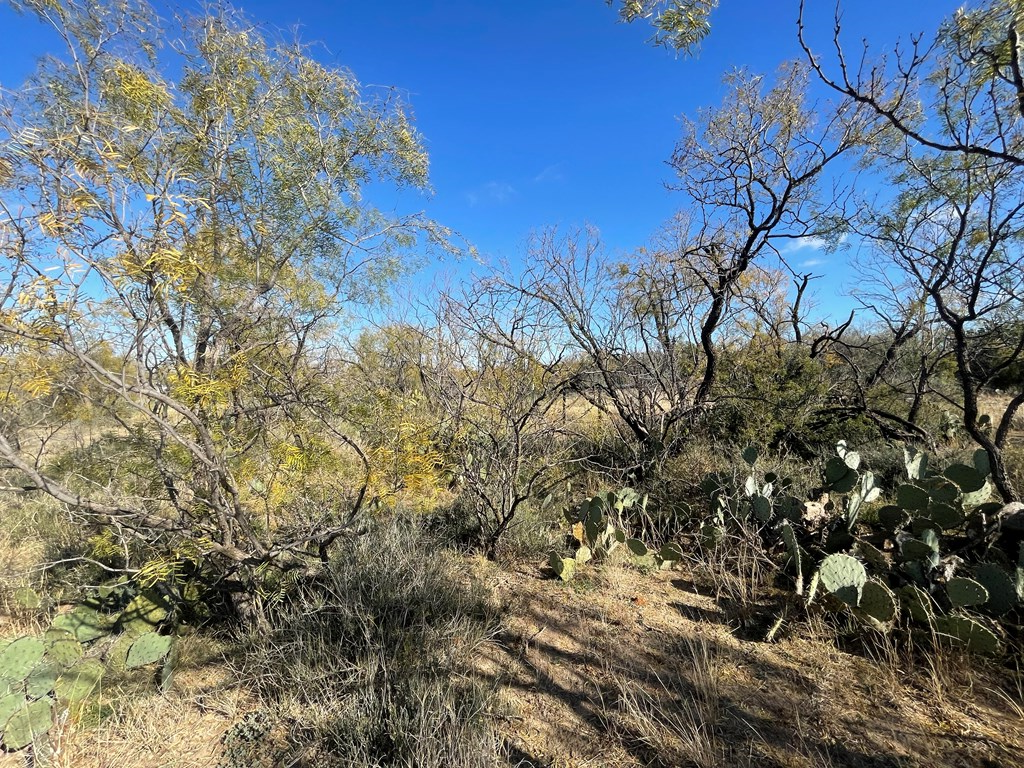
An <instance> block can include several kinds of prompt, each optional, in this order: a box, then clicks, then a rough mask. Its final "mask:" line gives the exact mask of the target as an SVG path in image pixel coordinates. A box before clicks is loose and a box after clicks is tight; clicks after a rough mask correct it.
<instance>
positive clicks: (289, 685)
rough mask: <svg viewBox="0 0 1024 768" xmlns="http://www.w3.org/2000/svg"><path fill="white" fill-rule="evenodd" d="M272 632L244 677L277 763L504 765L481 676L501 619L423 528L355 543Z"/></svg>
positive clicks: (399, 526) (395, 529) (398, 527)
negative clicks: (270, 724)
mask: <svg viewBox="0 0 1024 768" xmlns="http://www.w3.org/2000/svg"><path fill="white" fill-rule="evenodd" d="M268 622H269V626H268V627H265V628H264V629H262V630H260V631H253V633H252V634H251V636H249V637H248V638H247V640H246V642H245V643H244V648H245V650H244V654H243V662H242V668H241V669H240V670H239V672H240V673H241V675H242V679H243V680H246V681H248V682H251V684H253V686H254V689H255V692H256V694H257V695H258V696H259V698H260V699H261V700H262V702H263V704H264V706H265V708H266V711H267V712H270V713H272V718H274V719H275V720H276V721H277V722H278V725H279V727H278V728H277V729H276V730H277V731H278V734H277V736H276V737H272V736H271V735H270V734H269V732H268V735H267V736H266V739H271V738H273V740H275V741H277V742H278V743H279V744H280V745H281V746H280V748H279V751H278V754H277V755H276V756H275V757H274V758H273V760H274V764H277V762H282V763H284V764H287V765H295V766H303V765H308V766H313V765H316V766H409V767H410V768H411V767H412V766H417V767H422V768H431V767H433V766H438V767H440V766H452V765H458V766H466V767H467V768H474V766H490V765H493V764H494V759H495V739H494V737H493V735H492V733H491V730H490V728H489V725H488V708H489V705H490V693H491V692H490V691H489V690H488V689H487V688H486V686H484V685H483V684H482V683H480V682H479V681H476V680H474V679H473V676H472V674H471V670H470V665H471V661H472V656H473V655H474V653H475V652H476V650H477V649H478V648H479V647H480V645H481V643H484V642H486V641H487V639H488V637H489V636H490V634H491V633H492V632H493V630H494V623H495V613H494V611H493V610H492V609H491V608H490V606H489V605H488V601H487V599H486V596H485V594H484V593H483V592H482V590H481V589H480V588H479V587H477V586H474V585H473V584H472V583H471V581H470V579H469V578H468V577H467V576H466V575H465V574H464V573H462V572H460V570H459V568H458V566H457V564H456V562H455V561H454V559H452V558H451V557H449V556H448V555H447V554H446V553H445V552H444V551H443V550H440V549H439V548H438V547H437V546H435V545H433V544H432V542H431V540H430V539H429V538H428V537H427V536H426V535H425V534H424V533H422V532H421V531H420V530H419V529H418V527H417V526H415V525H412V524H409V523H402V522H390V523H381V524H379V525H376V526H374V527H373V528H372V529H371V530H370V531H369V532H367V533H366V534H365V535H363V536H360V537H357V538H355V539H353V540H352V541H350V542H349V543H348V545H347V546H345V547H342V548H340V549H339V551H338V552H337V554H336V556H335V557H334V559H333V560H332V561H331V562H330V564H329V567H328V568H327V569H326V570H325V572H324V574H323V575H322V577H321V578H320V579H319V580H318V581H317V582H316V583H314V584H311V585H309V586H306V587H304V588H302V589H301V590H299V592H298V593H297V595H296V596H295V597H294V598H293V599H291V600H289V602H288V603H287V604H286V605H282V606H280V607H279V608H277V609H276V610H274V611H273V612H272V613H271V615H270V616H269V618H268ZM268 731H269V729H268ZM229 735H230V734H229ZM263 746H264V747H265V745H263Z"/></svg>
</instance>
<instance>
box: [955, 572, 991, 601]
mask: <svg viewBox="0 0 1024 768" xmlns="http://www.w3.org/2000/svg"><path fill="white" fill-rule="evenodd" d="M946 594H947V595H949V601H950V602H951V603H952V604H953V605H954V606H955V607H957V608H969V607H971V606H973V605H984V604H985V603H987V602H988V590H987V589H985V587H983V586H982V585H981V584H979V583H978V582H976V581H975V580H974V579H968V578H965V577H963V576H956V577H954V578H952V579H950V580H949V581H947V582H946Z"/></svg>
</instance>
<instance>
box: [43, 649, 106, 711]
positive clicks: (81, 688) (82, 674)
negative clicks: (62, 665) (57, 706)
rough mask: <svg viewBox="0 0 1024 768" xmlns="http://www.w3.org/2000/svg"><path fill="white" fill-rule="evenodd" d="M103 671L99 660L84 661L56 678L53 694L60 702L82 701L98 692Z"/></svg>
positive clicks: (103, 668)
mask: <svg viewBox="0 0 1024 768" xmlns="http://www.w3.org/2000/svg"><path fill="white" fill-rule="evenodd" d="M104 671H105V667H104V666H103V664H102V662H100V661H99V660H97V659H84V660H82V661H80V662H78V663H77V664H75V665H74V666H73V667H71V668H70V669H68V670H66V671H65V672H64V674H62V675H61V676H60V677H59V678H57V683H56V685H55V686H54V693H56V694H57V698H58V699H60V700H61V701H67V702H72V703H74V702H79V701H83V700H85V699H87V698H89V697H90V696H92V694H93V693H95V692H96V691H97V690H99V687H100V683H101V682H102V680H103V673H104Z"/></svg>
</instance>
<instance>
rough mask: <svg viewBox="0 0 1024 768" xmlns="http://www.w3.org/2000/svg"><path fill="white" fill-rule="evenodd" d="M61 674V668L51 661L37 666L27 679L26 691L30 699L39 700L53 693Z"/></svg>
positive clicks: (45, 661)
mask: <svg viewBox="0 0 1024 768" xmlns="http://www.w3.org/2000/svg"><path fill="white" fill-rule="evenodd" d="M60 672H61V668H60V666H58V665H57V664H55V663H54V662H52V661H50V660H44V661H43V662H41V663H40V664H37V665H36V668H35V669H33V670H32V672H30V673H29V676H28V677H27V678H26V679H25V691H26V693H28V695H29V698H30V699H38V698H40V697H42V696H45V695H46V694H48V693H49V692H50V691H52V690H53V686H54V684H55V683H56V682H57V678H58V677H59V676H60Z"/></svg>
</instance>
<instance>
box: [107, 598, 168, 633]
mask: <svg viewBox="0 0 1024 768" xmlns="http://www.w3.org/2000/svg"><path fill="white" fill-rule="evenodd" d="M167 614H168V610H167V607H166V605H165V604H164V601H163V600H162V599H161V598H160V596H159V595H158V594H156V593H155V592H153V591H152V590H147V591H146V592H142V593H141V594H138V595H136V596H135V597H134V598H133V599H132V601H131V602H130V603H128V605H127V606H126V607H125V609H124V611H123V612H122V613H121V617H120V619H119V621H120V624H121V628H122V629H123V630H124V631H125V632H127V633H128V634H130V635H136V636H138V635H143V634H145V633H146V632H150V631H152V630H153V629H155V628H156V627H157V626H158V625H159V624H160V622H162V621H163V620H164V619H166V618H167Z"/></svg>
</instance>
